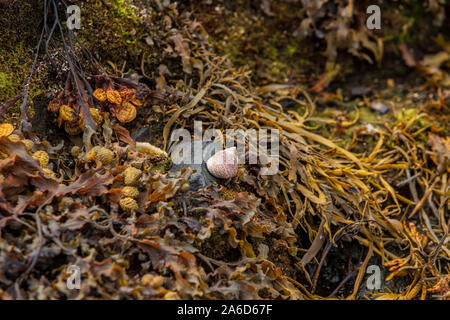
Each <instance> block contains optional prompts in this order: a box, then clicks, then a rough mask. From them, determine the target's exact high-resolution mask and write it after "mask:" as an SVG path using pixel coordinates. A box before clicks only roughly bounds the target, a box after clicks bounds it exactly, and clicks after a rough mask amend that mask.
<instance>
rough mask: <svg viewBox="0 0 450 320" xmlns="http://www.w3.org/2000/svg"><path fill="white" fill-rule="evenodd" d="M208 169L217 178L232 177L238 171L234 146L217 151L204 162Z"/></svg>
mask: <svg viewBox="0 0 450 320" xmlns="http://www.w3.org/2000/svg"><path fill="white" fill-rule="evenodd" d="M206 167H207V168H208V171H209V172H210V173H211V174H212V175H213V176H215V177H216V178H219V179H229V178H233V177H235V176H236V175H237V173H238V159H237V153H236V147H233V148H228V149H225V150H222V151H219V152H217V153H216V154H215V155H213V156H212V157H211V158H209V159H208V161H207V162H206Z"/></svg>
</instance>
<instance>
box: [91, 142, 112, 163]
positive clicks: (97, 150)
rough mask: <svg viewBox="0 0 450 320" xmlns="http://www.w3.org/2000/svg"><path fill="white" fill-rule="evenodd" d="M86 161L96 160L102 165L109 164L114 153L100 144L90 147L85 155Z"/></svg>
mask: <svg viewBox="0 0 450 320" xmlns="http://www.w3.org/2000/svg"><path fill="white" fill-rule="evenodd" d="M86 159H87V160H88V161H93V160H98V161H100V162H101V163H103V164H104V165H107V164H110V163H111V162H112V161H113V159H114V153H113V152H112V151H111V150H109V149H107V148H105V147H101V146H96V147H94V148H92V150H91V151H89V153H88V154H87V155H86Z"/></svg>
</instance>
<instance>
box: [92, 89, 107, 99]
mask: <svg viewBox="0 0 450 320" xmlns="http://www.w3.org/2000/svg"><path fill="white" fill-rule="evenodd" d="M93 95H94V98H95V99H97V100H98V101H100V102H105V101H106V99H107V97H106V92H105V90H103V89H102V88H98V89H95V91H94V94H93Z"/></svg>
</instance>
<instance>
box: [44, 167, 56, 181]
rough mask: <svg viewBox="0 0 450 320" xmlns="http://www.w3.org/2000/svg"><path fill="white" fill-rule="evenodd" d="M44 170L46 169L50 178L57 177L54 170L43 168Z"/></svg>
mask: <svg viewBox="0 0 450 320" xmlns="http://www.w3.org/2000/svg"><path fill="white" fill-rule="evenodd" d="M42 171H44V172H45V173H46V174H47V175H48V176H49V177H50V178H52V179H56V174H55V173H54V172H53V171H52V170H50V169H48V168H43V169H42Z"/></svg>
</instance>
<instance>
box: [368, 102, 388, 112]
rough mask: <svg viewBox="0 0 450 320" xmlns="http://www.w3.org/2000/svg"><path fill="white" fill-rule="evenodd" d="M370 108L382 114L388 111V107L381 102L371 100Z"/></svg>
mask: <svg viewBox="0 0 450 320" xmlns="http://www.w3.org/2000/svg"><path fill="white" fill-rule="evenodd" d="M370 108H371V109H372V110H374V111H375V112H377V113H380V114H384V113H386V112H388V111H389V107H388V106H387V105H385V104H384V103H382V102H379V101H377V102H372V103H371V104H370Z"/></svg>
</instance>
